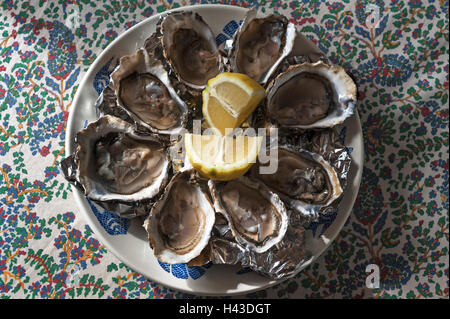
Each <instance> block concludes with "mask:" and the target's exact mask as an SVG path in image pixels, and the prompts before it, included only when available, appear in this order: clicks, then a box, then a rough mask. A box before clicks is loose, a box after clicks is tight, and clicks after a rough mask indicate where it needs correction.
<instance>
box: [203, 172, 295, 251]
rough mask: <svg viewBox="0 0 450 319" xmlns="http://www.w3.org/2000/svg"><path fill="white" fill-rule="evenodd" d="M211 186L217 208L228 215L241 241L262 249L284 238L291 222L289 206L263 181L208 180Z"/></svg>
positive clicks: (229, 222) (234, 234)
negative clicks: (288, 213)
mask: <svg viewBox="0 0 450 319" xmlns="http://www.w3.org/2000/svg"><path fill="white" fill-rule="evenodd" d="M208 186H209V189H210V192H211V195H212V197H213V200H214V208H215V209H216V211H217V212H219V213H221V214H222V215H223V216H224V217H225V218H226V219H227V221H228V225H229V227H230V229H231V231H232V233H233V236H234V238H235V240H236V241H237V242H238V243H240V244H241V245H243V246H244V247H248V248H249V249H251V250H252V251H254V252H256V253H263V252H265V251H267V250H268V249H270V248H271V247H272V246H274V245H275V244H277V243H278V242H280V241H281V240H282V238H283V236H284V234H285V233H286V229H287V226H288V216H287V211H286V207H285V206H284V204H283V202H282V201H281V200H280V198H279V197H278V196H277V195H276V194H275V193H273V192H271V191H270V190H269V189H268V188H267V187H265V186H264V185H263V184H261V183H259V182H257V181H253V180H251V179H249V178H246V177H241V178H239V179H237V180H232V181H229V182H225V183H224V182H216V183H215V182H213V181H209V182H208Z"/></svg>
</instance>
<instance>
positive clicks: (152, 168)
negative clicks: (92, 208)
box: [74, 115, 170, 202]
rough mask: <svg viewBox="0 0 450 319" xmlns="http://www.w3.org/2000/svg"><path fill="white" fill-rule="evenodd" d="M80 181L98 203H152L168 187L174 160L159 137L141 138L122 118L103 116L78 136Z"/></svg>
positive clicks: (76, 154) (76, 158)
mask: <svg viewBox="0 0 450 319" xmlns="http://www.w3.org/2000/svg"><path fill="white" fill-rule="evenodd" d="M77 142H78V147H77V150H76V153H75V158H74V159H75V161H74V162H75V164H76V166H77V180H78V181H79V183H80V184H81V185H82V186H83V188H84V191H85V194H86V196H87V197H89V198H90V199H93V200H96V201H121V202H138V201H143V200H146V201H148V200H152V199H153V198H154V197H155V196H156V195H157V194H158V193H159V192H160V191H161V190H162V189H163V188H164V186H165V185H166V183H167V181H168V176H169V169H170V159H169V156H168V152H167V150H166V146H165V145H164V144H163V143H162V142H161V141H160V140H159V139H158V138H157V137H155V136H140V135H137V134H136V132H135V131H134V127H133V126H132V125H131V124H129V123H128V122H125V121H123V120H121V119H119V118H116V117H113V116H109V115H106V116H103V117H101V118H100V119H98V120H97V121H96V122H93V123H90V124H89V125H88V126H87V127H86V129H84V130H82V131H80V132H79V133H78V134H77Z"/></svg>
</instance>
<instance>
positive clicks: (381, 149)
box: [0, 0, 449, 298]
mask: <svg viewBox="0 0 450 319" xmlns="http://www.w3.org/2000/svg"><path fill="white" fill-rule="evenodd" d="M199 3H216V1H195V0H194V1H171V0H165V1H155V0H150V1H144V0H134V1H125V0H115V1H109V0H102V1H91V0H59V1H56V0H55V1H46V0H35V1H13V0H5V1H2V3H1V4H0V110H1V113H0V297H1V298H74V297H87V298H138V297H139V298H183V297H194V296H192V295H186V294H183V293H180V292H176V291H172V290H170V289H167V288H165V287H162V286H159V285H158V284H156V283H154V282H151V281H148V280H147V279H146V278H144V277H143V276H142V275H140V274H138V273H134V272H133V271H132V270H131V269H129V268H128V267H127V266H126V265H124V264H123V263H121V262H120V261H119V260H118V259H117V258H116V257H115V256H114V255H112V254H111V253H110V252H108V250H107V249H106V248H105V247H104V246H103V245H102V243H101V242H99V241H98V240H97V239H96V235H95V233H93V231H92V230H91V228H90V227H89V226H88V225H87V224H86V221H85V220H84V219H83V217H82V216H80V215H79V214H78V210H79V209H78V207H77V205H76V204H75V203H74V200H73V197H72V193H71V188H70V187H69V184H68V183H67V182H66V181H65V179H64V178H63V176H62V173H61V170H60V168H59V163H60V161H61V159H62V158H64V156H65V152H64V140H65V132H66V123H67V118H68V114H69V112H70V108H71V104H72V100H73V98H74V95H75V92H76V90H77V87H78V85H79V83H80V81H81V79H82V78H83V75H84V74H85V73H86V71H87V70H88V68H89V66H90V65H91V64H92V62H93V61H94V60H95V58H96V57H97V56H98V55H99V54H100V53H101V52H102V50H103V49H104V48H105V47H106V46H107V45H108V44H109V43H110V42H111V41H112V40H114V39H115V38H116V37H117V36H118V35H120V34H121V33H123V32H124V31H126V30H127V29H129V28H130V27H131V26H133V25H135V24H136V23H138V22H140V21H142V20H144V19H146V18H147V17H150V16H152V15H154V14H157V13H159V12H163V11H165V10H168V9H171V8H175V7H179V6H184V5H189V4H199ZM217 3H225V4H232V5H237V6H243V7H252V6H257V7H260V9H261V10H263V11H265V12H272V11H275V12H279V13H282V14H285V15H286V16H288V17H289V18H290V20H291V21H292V22H294V23H295V24H296V25H297V27H298V29H299V30H301V32H303V34H305V35H306V36H307V37H309V38H311V39H312V40H313V41H314V42H315V43H316V44H317V45H318V46H319V48H320V49H321V50H323V51H324V52H325V53H326V55H327V56H328V57H329V58H330V59H331V61H332V62H334V63H336V64H339V65H341V66H343V67H345V69H346V70H347V71H348V72H349V73H351V74H352V75H353V77H354V78H355V81H356V82H357V85H358V91H359V92H358V96H359V103H358V110H359V114H360V116H361V121H362V127H363V133H364V143H365V165H364V170H363V180H362V184H361V188H360V193H359V196H358V198H357V200H356V203H355V206H354V209H353V212H352V214H351V216H350V218H349V219H348V221H347V223H346V225H345V227H344V228H343V230H342V232H341V233H340V235H339V236H338V238H337V239H336V240H335V241H334V242H333V244H332V245H331V246H330V248H329V249H328V250H327V251H326V252H325V253H324V254H323V255H322V256H321V257H320V258H319V259H318V260H317V261H316V262H315V263H314V264H313V265H311V266H309V267H308V268H307V269H306V270H305V271H303V272H301V273H300V274H299V275H297V276H296V277H295V278H292V279H289V280H287V281H285V282H283V283H281V284H279V285H277V286H274V287H271V288H269V289H266V290H262V291H259V292H256V293H252V294H250V295H248V296H242V297H250V298H268V297H275V298H277V297H280V298H286V297H287V298H304V297H306V298H327V297H328V298H448V296H449V273H448V267H449V256H448V254H449V252H448V247H449V242H448V241H449V185H448V183H449V173H448V172H449V155H448V151H449V150H448V145H449V131H448V129H449V112H448V96H449V49H448V45H449V2H448V0H429V1H421V0H409V1H406V0H405V1H400V0H386V1H382V0H372V1H369V0H366V1H365V0H357V1H350V0H346V1H345V0H344V1H324V0H312V1H306V0H303V1H302V0H298V1H260V2H257V1H219V2H217ZM368 264H375V265H377V266H378V267H379V269H380V286H379V288H368V287H367V286H366V277H367V273H366V266H367V265H368ZM75 275H76V276H75Z"/></svg>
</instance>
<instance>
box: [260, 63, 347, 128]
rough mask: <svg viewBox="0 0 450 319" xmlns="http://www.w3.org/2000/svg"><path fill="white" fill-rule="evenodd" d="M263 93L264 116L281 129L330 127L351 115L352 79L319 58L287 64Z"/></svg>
mask: <svg viewBox="0 0 450 319" xmlns="http://www.w3.org/2000/svg"><path fill="white" fill-rule="evenodd" d="M267 92H268V93H267V98H266V112H267V117H268V119H269V121H270V122H274V123H276V125H278V126H279V127H282V128H298V129H313V128H326V127H332V126H335V125H337V124H341V123H342V122H344V120H345V119H346V118H347V117H349V116H351V115H353V113H354V108H355V105H356V85H355V83H354V82H353V80H352V78H351V77H350V76H349V75H348V74H347V73H346V72H345V70H344V69H342V68H341V67H339V66H336V65H327V64H325V63H323V62H322V61H319V62H316V63H308V62H306V63H302V64H297V65H293V66H290V67H289V68H288V69H287V70H286V71H285V72H283V73H281V74H280V75H278V76H277V77H276V78H275V79H274V80H273V81H272V82H271V84H270V85H269V87H268V88H267Z"/></svg>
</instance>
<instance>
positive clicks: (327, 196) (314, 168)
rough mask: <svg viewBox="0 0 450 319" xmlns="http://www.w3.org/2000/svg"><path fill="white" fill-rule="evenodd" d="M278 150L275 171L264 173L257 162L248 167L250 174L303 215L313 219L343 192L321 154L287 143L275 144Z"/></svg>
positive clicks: (332, 169)
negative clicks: (279, 145)
mask: <svg viewBox="0 0 450 319" xmlns="http://www.w3.org/2000/svg"><path fill="white" fill-rule="evenodd" d="M277 152H278V167H277V170H276V172H274V173H272V174H264V173H263V172H262V171H261V170H260V168H261V164H260V163H259V162H258V163H257V164H256V165H253V166H252V168H251V169H250V176H252V177H253V178H255V179H257V180H259V181H261V182H263V183H264V184H265V185H266V186H268V187H269V188H270V189H272V190H274V191H275V192H276V193H277V194H279V195H280V197H281V198H282V199H283V200H284V201H285V202H287V203H288V204H289V206H291V207H292V208H294V209H295V210H296V211H299V212H300V213H301V214H302V215H304V216H306V217H313V218H315V217H317V216H318V214H319V212H320V210H321V209H322V208H325V207H327V206H330V205H331V204H333V202H334V201H335V200H336V199H338V198H339V197H340V196H341V195H342V193H343V190H342V187H341V183H340V181H339V177H338V175H337V173H336V171H335V170H334V168H333V167H332V166H331V165H330V164H329V163H328V162H327V161H325V160H324V158H323V157H322V156H321V155H319V154H315V153H311V152H309V151H306V150H298V149H295V148H294V147H289V146H281V147H278V149H277Z"/></svg>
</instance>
